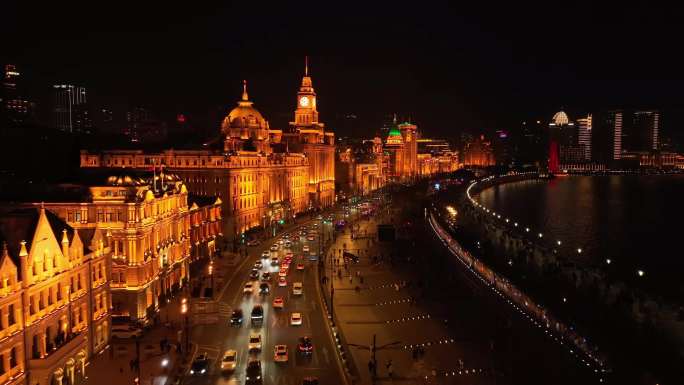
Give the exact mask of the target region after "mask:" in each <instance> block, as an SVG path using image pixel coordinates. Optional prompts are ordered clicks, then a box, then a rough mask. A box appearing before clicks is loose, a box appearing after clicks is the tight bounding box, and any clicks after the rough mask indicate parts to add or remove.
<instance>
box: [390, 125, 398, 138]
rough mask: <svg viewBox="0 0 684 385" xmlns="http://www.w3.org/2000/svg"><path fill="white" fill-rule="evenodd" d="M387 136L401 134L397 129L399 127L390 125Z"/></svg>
mask: <svg viewBox="0 0 684 385" xmlns="http://www.w3.org/2000/svg"><path fill="white" fill-rule="evenodd" d="M389 136H401V131H399V129H398V128H396V127H392V129H391V130H390V132H389Z"/></svg>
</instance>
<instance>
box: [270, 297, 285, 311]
mask: <svg viewBox="0 0 684 385" xmlns="http://www.w3.org/2000/svg"><path fill="white" fill-rule="evenodd" d="M283 307H285V300H284V299H283V297H275V298H274V299H273V308H274V309H282V308H283Z"/></svg>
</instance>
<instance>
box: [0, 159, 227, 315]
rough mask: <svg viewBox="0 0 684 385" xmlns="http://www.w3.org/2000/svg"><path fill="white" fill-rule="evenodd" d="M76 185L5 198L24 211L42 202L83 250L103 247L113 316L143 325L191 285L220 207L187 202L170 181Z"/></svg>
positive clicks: (93, 179) (138, 178)
mask: <svg viewBox="0 0 684 385" xmlns="http://www.w3.org/2000/svg"><path fill="white" fill-rule="evenodd" d="M92 171H94V172H92ZM103 171H106V172H103ZM80 177H81V178H80V179H79V180H78V181H76V182H72V183H64V184H58V185H51V186H40V187H36V188H35V191H33V190H31V191H27V189H24V192H23V195H24V196H23V197H22V196H14V197H12V196H8V197H4V198H5V199H7V198H9V199H11V201H13V202H17V201H22V199H23V202H25V203H12V204H11V205H13V206H16V205H21V206H24V207H30V206H32V205H35V203H31V202H36V201H39V200H40V201H43V203H41V204H42V205H43V206H44V207H45V208H46V209H47V210H49V212H50V213H51V215H54V216H56V217H57V218H59V220H60V221H63V222H64V223H66V224H67V225H68V226H69V227H70V228H73V229H74V230H76V231H78V233H79V234H81V237H84V236H85V235H87V236H88V237H89V238H91V239H94V240H89V241H88V242H90V243H87V244H88V245H91V244H93V245H97V242H100V241H101V242H102V243H103V244H105V245H107V246H108V247H109V250H110V254H111V257H110V258H111V293H112V298H111V302H108V304H110V307H111V309H112V314H113V315H115V316H117V318H118V319H120V320H129V321H130V322H131V323H138V324H146V323H148V322H149V321H150V320H151V319H152V318H153V317H154V316H155V314H156V313H157V311H158V310H159V306H160V303H163V302H164V301H165V299H166V298H167V297H168V296H169V294H170V293H171V292H174V291H177V290H179V289H180V287H181V286H182V285H183V284H185V283H186V282H187V281H188V280H189V265H190V262H191V260H193V259H197V258H199V257H201V256H207V255H210V254H211V253H212V252H213V251H214V250H215V248H216V245H215V243H216V238H217V237H219V236H220V235H221V230H222V227H221V201H220V200H217V199H216V198H207V197H201V196H195V195H192V194H189V193H188V190H187V187H186V186H185V184H184V183H183V182H182V181H181V180H180V179H179V178H178V177H177V176H176V175H173V174H168V173H161V174H157V173H147V172H135V170H121V169H118V170H113V171H112V170H87V172H86V171H84V172H83V175H81V176H80ZM5 187H7V186H5ZM7 194H8V193H5V194H4V195H7ZM93 242H95V243H93ZM108 271H109V270H108Z"/></svg>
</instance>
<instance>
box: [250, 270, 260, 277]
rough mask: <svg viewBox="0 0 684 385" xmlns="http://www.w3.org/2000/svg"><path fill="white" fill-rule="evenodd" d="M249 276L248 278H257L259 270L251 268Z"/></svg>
mask: <svg viewBox="0 0 684 385" xmlns="http://www.w3.org/2000/svg"><path fill="white" fill-rule="evenodd" d="M249 278H250V279H259V270H257V269H252V271H250V272H249Z"/></svg>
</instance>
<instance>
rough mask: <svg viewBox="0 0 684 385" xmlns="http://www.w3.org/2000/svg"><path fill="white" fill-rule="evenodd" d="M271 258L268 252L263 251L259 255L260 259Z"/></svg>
mask: <svg viewBox="0 0 684 385" xmlns="http://www.w3.org/2000/svg"><path fill="white" fill-rule="evenodd" d="M270 256H271V253H269V252H268V250H264V252H263V253H261V258H262V259H267V258H268V257H270Z"/></svg>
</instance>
